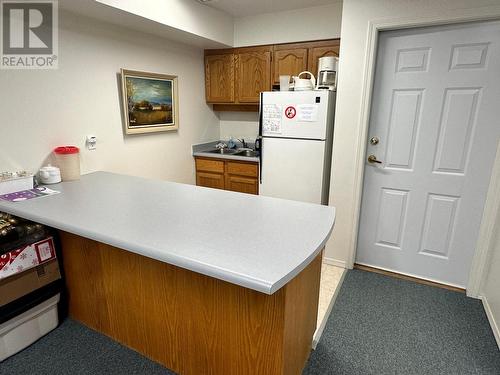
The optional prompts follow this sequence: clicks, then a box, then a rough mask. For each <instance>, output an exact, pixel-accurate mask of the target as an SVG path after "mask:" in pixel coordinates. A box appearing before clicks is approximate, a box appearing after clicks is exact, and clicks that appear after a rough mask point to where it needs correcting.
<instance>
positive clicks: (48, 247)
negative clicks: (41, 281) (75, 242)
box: [0, 237, 56, 281]
mask: <svg viewBox="0 0 500 375" xmlns="http://www.w3.org/2000/svg"><path fill="white" fill-rule="evenodd" d="M55 258H56V251H55V246H54V240H53V239H52V237H47V238H44V239H43V240H41V241H37V242H35V243H32V244H29V245H26V246H23V247H21V248H19V249H15V250H12V251H9V252H7V253H5V254H2V255H0V281H1V280H2V279H5V278H7V277H11V276H13V275H15V274H18V273H21V272H24V271H26V270H28V269H30V268H33V267H36V266H38V265H39V264H43V263H46V262H48V261H50V260H52V259H55Z"/></svg>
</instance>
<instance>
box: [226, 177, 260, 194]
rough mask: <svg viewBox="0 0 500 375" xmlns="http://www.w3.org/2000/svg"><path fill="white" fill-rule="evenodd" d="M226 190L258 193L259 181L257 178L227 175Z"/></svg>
mask: <svg viewBox="0 0 500 375" xmlns="http://www.w3.org/2000/svg"><path fill="white" fill-rule="evenodd" d="M226 190H231V191H238V192H240V193H247V194H259V183H258V181H257V178H249V177H243V176H234V175H228V176H227V178H226Z"/></svg>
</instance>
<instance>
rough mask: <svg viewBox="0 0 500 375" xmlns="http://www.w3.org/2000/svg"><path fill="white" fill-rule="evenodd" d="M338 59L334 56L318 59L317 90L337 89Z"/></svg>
mask: <svg viewBox="0 0 500 375" xmlns="http://www.w3.org/2000/svg"><path fill="white" fill-rule="evenodd" d="M338 66H339V59H338V57H335V56H325V57H321V58H320V59H319V63H318V80H317V83H316V89H317V90H336V89H337V70H338Z"/></svg>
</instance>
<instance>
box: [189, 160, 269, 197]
mask: <svg viewBox="0 0 500 375" xmlns="http://www.w3.org/2000/svg"><path fill="white" fill-rule="evenodd" d="M195 162H196V185H198V186H205V187H210V188H215V189H224V190H231V191H238V192H240V193H247V194H259V180H258V177H259V165H258V163H254V162H244V161H234V160H227V159H214V158H202V157H195Z"/></svg>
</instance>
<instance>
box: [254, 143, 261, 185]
mask: <svg viewBox="0 0 500 375" xmlns="http://www.w3.org/2000/svg"><path fill="white" fill-rule="evenodd" d="M255 151H258V152H259V181H260V183H262V137H261V136H259V137H257V139H256V140H255Z"/></svg>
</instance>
